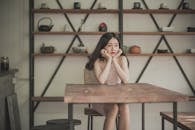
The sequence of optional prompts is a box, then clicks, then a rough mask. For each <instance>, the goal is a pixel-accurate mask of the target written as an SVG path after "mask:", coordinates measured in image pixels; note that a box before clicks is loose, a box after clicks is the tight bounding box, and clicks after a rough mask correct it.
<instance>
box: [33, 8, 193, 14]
mask: <svg viewBox="0 0 195 130" xmlns="http://www.w3.org/2000/svg"><path fill="white" fill-rule="evenodd" d="M33 13H74V14H79V13H96V14H98V13H119V10H118V9H92V10H90V9H33ZM123 13H135V14H150V13H152V14H175V13H177V14H195V10H194V9H183V10H177V9H148V10H147V9H124V10H123Z"/></svg>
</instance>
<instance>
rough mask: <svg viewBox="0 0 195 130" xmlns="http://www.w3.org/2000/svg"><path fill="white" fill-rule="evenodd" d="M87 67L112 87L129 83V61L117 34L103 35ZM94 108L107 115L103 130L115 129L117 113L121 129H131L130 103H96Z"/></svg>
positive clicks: (101, 81) (101, 82)
mask: <svg viewBox="0 0 195 130" xmlns="http://www.w3.org/2000/svg"><path fill="white" fill-rule="evenodd" d="M86 69H89V70H94V72H95V75H96V78H97V80H98V81H99V83H100V84H107V85H110V86H111V87H112V85H116V84H121V83H128V79H129V62H128V59H127V58H126V56H125V54H124V53H123V52H122V45H121V43H120V40H119V38H118V36H117V35H116V34H114V33H105V34H103V35H102V37H101V38H100V40H99V42H98V44H97V46H96V48H95V50H94V52H93V53H92V55H91V56H90V58H89V62H88V63H87V64H86ZM93 108H94V109H95V110H97V111H98V112H99V113H101V114H103V115H105V122H104V128H103V130H113V129H114V126H115V120H116V117H117V114H120V118H119V130H129V121H130V119H129V107H128V104H94V105H93Z"/></svg>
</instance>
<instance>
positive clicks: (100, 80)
mask: <svg viewBox="0 0 195 130" xmlns="http://www.w3.org/2000/svg"><path fill="white" fill-rule="evenodd" d="M98 81H99V83H100V84H105V82H106V81H105V80H104V79H99V80H98Z"/></svg>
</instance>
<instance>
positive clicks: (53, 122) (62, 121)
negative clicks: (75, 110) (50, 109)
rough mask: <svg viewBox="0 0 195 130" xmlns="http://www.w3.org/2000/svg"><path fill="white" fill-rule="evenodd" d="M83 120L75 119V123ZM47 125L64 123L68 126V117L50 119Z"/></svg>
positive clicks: (78, 123) (77, 123)
mask: <svg viewBox="0 0 195 130" xmlns="http://www.w3.org/2000/svg"><path fill="white" fill-rule="evenodd" d="M80 124H81V120H77V119H74V120H73V125H74V126H75V125H80ZM47 125H62V126H65V127H66V128H68V119H53V120H48V121H47Z"/></svg>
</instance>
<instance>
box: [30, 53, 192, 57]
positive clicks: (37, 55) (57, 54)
mask: <svg viewBox="0 0 195 130" xmlns="http://www.w3.org/2000/svg"><path fill="white" fill-rule="evenodd" d="M89 55H90V54H87V53H81V54H76V53H69V54H63V53H51V54H41V53H35V54H34V55H33V56H35V57H50V56H54V57H55V56H85V57H86V56H89ZM126 55H127V56H195V53H175V54H172V53H155V54H150V53H143V54H129V53H128V54H126Z"/></svg>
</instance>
